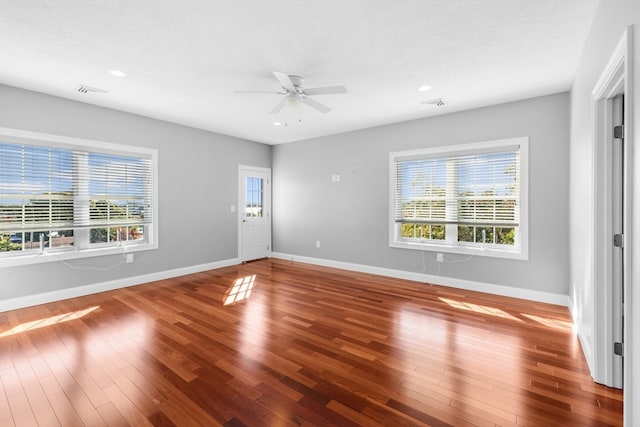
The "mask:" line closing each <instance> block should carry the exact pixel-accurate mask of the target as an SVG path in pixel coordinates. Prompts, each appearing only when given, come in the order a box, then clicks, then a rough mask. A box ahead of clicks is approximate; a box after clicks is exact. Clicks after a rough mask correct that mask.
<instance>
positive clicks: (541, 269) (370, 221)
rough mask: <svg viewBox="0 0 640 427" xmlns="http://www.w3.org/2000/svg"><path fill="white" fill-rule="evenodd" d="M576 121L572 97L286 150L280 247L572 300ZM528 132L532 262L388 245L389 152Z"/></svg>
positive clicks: (276, 220) (278, 169) (278, 211)
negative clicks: (440, 255) (572, 138)
mask: <svg viewBox="0 0 640 427" xmlns="http://www.w3.org/2000/svg"><path fill="white" fill-rule="evenodd" d="M568 123H569V97H568V94H567V93H562V94H556V95H550V96H544V97H539V98H534V99H529V100H524V101H519V102H513V103H508V104H502V105H497V106H492V107H487V108H481V109H476V110H469V111H464V112H459V113H453V114H448V115H442V116H438V117H433V118H427V119H422V120H416V121H411V122H405V123H399V124H394V125H389V126H382V127H377V128H372V129H366V130H362V131H356V132H350V133H345V134H340V135H334V136H328V137H322V138H317V139H312V140H307V141H301V142H297V143H291V144H284V145H277V146H275V147H274V149H273V236H274V239H273V248H274V251H276V252H280V253H284V254H292V255H297V256H304V257H314V258H321V259H326V260H332V261H340V262H347V263H355V264H361V265H368V266H375V267H384V268H390V269H395V270H402V271H408V272H417V273H425V274H430V275H436V274H439V275H441V276H445V277H450V278H455V279H464V280H471V281H476V282H482V283H488V284H496V285H503V286H513V287H516V288H523V289H528V290H536V291H543V292H549V293H556V294H563V295H568V291H569V285H568V283H569V267H568V253H569V249H568V209H569V206H568V194H569V173H568V165H569V124H568ZM520 136H528V137H529V138H530V145H529V174H530V175H529V178H530V186H529V220H530V223H529V260H528V261H515V260H506V259H497V258H490V257H480V256H474V257H473V258H471V259H469V260H468V261H464V262H459V263H444V264H442V265H440V269H438V264H437V263H436V261H435V253H433V252H425V253H422V252H421V251H415V250H408V249H397V248H390V247H389V246H388V228H389V227H388V221H389V214H388V212H389V210H388V203H389V171H388V155H389V152H391V151H400V150H408V149H416V148H422V147H434V146H441V145H453V144H463V143H470V142H480V141H488V140H495V139H503V138H512V137H520ZM332 174H340V176H341V180H340V182H338V183H334V182H331V175H332ZM316 240H320V242H321V247H320V248H316V247H315V242H316ZM446 258H447V259H449V260H464V259H467V258H468V257H467V256H462V255H446Z"/></svg>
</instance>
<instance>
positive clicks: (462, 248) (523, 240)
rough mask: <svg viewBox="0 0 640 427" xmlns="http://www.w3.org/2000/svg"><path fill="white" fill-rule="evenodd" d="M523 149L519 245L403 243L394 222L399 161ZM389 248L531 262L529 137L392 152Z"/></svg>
mask: <svg viewBox="0 0 640 427" xmlns="http://www.w3.org/2000/svg"><path fill="white" fill-rule="evenodd" d="M516 145H518V146H520V226H519V228H520V230H519V245H518V247H516V248H510V247H507V246H497V245H496V246H486V245H478V244H475V245H473V244H464V245H463V244H458V242H450V241H446V240H445V241H436V240H431V239H421V240H420V241H403V240H400V239H399V238H398V230H399V227H398V225H397V223H396V222H395V185H396V182H395V180H396V173H395V169H396V160H397V159H398V158H406V157H413V156H416V157H421V156H433V155H436V154H437V155H443V156H445V155H453V154H456V153H462V152H470V151H480V152H482V151H484V150H486V151H491V150H495V149H496V148H501V147H509V146H516ZM389 246H390V247H392V248H402V249H414V250H422V251H433V252H443V253H455V254H465V255H477V256H487V257H496V258H507V259H517V260H527V259H529V138H528V137H519V138H509V139H501V140H494V141H484V142H477V143H471V144H461V145H452V146H440V147H433V148H425V149H418V150H409V151H397V152H391V153H389Z"/></svg>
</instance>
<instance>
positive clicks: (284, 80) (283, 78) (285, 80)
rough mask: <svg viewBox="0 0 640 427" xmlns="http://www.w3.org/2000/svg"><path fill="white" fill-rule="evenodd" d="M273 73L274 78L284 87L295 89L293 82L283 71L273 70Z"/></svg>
mask: <svg viewBox="0 0 640 427" xmlns="http://www.w3.org/2000/svg"><path fill="white" fill-rule="evenodd" d="M273 75H274V76H276V79H278V81H279V82H280V84H281V85H282V87H283V88H284V89H286V90H295V88H294V86H293V82H292V81H291V79H290V78H289V76H288V75H286V74H285V73H281V72H280V71H274V72H273Z"/></svg>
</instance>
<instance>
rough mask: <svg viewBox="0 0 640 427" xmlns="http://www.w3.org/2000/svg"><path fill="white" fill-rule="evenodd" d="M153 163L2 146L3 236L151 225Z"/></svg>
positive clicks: (0, 218)
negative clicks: (151, 164) (12, 233)
mask: <svg viewBox="0 0 640 427" xmlns="http://www.w3.org/2000/svg"><path fill="white" fill-rule="evenodd" d="M151 192H152V186H151V168H150V159H146V158H142V157H130V156H121V155H113V154H107V153H100V152H88V151H78V150H70V149H61V148H50V147H42V146H30V145H23V144H12V143H4V142H0V231H6V232H17V231H20V232H22V231H33V230H36V231H40V230H48V231H51V230H66V229H74V230H75V229H80V228H94V227H105V226H111V225H122V226H133V225H141V224H150V223H151V219H152V212H151V206H152V204H151Z"/></svg>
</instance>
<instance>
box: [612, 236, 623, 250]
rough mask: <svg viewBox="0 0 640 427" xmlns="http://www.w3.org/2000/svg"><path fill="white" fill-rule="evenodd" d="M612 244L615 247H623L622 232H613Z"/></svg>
mask: <svg viewBox="0 0 640 427" xmlns="http://www.w3.org/2000/svg"><path fill="white" fill-rule="evenodd" d="M613 246H615V247H616V248H623V247H624V235H623V234H614V235H613Z"/></svg>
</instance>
